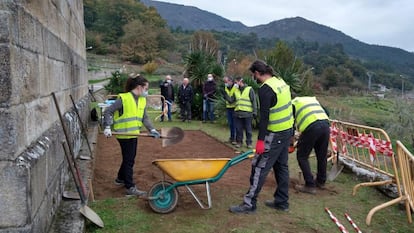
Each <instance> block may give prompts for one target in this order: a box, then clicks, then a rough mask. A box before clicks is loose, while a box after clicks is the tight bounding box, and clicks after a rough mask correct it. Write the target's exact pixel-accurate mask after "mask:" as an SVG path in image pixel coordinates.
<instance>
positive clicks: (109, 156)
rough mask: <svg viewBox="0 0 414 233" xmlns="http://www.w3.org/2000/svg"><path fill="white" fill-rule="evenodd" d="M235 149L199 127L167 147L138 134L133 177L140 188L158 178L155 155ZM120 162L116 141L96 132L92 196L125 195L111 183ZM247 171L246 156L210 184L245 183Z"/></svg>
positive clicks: (226, 154) (221, 154)
mask: <svg viewBox="0 0 414 233" xmlns="http://www.w3.org/2000/svg"><path fill="white" fill-rule="evenodd" d="M237 153H238V152H237V151H235V150H234V149H233V148H232V147H231V146H230V145H226V144H224V143H222V142H219V141H217V140H216V139H214V138H212V137H210V136H209V135H207V134H205V133H204V132H202V131H185V136H184V139H183V140H182V141H181V142H179V143H178V144H175V145H170V146H167V147H162V143H161V140H157V139H153V138H150V137H140V138H139V139H138V152H137V157H136V160H135V166H134V181H135V182H136V184H137V186H138V187H139V188H140V189H143V190H149V189H150V188H151V186H152V185H153V184H154V183H156V182H158V181H160V180H162V178H163V176H162V172H161V171H160V170H159V169H158V168H157V167H155V166H154V165H152V161H153V160H155V159H168V158H174V159H176V158H232V157H234V156H236V155H237ZM120 164H121V149H120V146H119V144H118V141H117V140H116V139H115V137H111V138H105V136H103V135H99V138H98V146H97V153H96V160H95V168H94V181H93V187H94V193H95V198H96V199H98V200H100V199H106V198H112V197H123V196H124V195H125V189H124V188H123V187H118V186H116V185H114V179H115V178H116V174H117V172H118V169H119V166H120ZM189 169H191V168H189ZM249 175H250V163H249V161H247V160H246V161H243V162H241V163H240V164H238V165H235V166H233V167H231V168H230V169H229V170H227V172H226V173H225V174H224V176H223V177H222V178H221V179H220V180H219V182H216V183H215V184H214V186H215V187H220V186H227V187H229V186H230V187H231V186H239V187H240V186H243V187H247V182H248V181H247V177H249ZM170 181H171V180H170Z"/></svg>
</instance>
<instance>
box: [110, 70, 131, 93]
mask: <svg viewBox="0 0 414 233" xmlns="http://www.w3.org/2000/svg"><path fill="white" fill-rule="evenodd" d="M111 74H112V77H111V78H110V80H109V83H108V85H106V86H105V90H107V91H108V94H110V95H117V94H118V93H121V92H124V91H125V89H124V87H125V83H126V80H127V79H128V75H127V74H125V73H121V72H119V71H115V72H113V73H111Z"/></svg>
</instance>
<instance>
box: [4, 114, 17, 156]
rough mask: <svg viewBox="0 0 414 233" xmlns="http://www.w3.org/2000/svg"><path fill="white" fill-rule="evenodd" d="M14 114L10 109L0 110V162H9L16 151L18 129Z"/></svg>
mask: <svg viewBox="0 0 414 233" xmlns="http://www.w3.org/2000/svg"><path fill="white" fill-rule="evenodd" d="M14 117H15V113H14V112H13V111H11V110H10V109H4V108H3V109H2V108H0V119H3V120H1V121H0V135H3V136H2V137H0V145H1V147H0V161H1V160H10V159H12V158H13V157H14V154H15V153H16V151H17V140H18V139H17V138H18V128H17V121H16V120H15V119H14Z"/></svg>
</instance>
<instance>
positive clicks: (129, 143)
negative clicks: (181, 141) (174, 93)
mask: <svg viewBox="0 0 414 233" xmlns="http://www.w3.org/2000/svg"><path fill="white" fill-rule="evenodd" d="M125 91H126V92H125V93H120V94H119V95H118V99H117V100H116V101H115V102H114V103H113V104H112V105H110V106H109V107H108V108H106V109H105V112H104V123H103V124H104V127H105V130H104V134H105V136H106V137H111V136H112V131H111V124H112V123H113V130H114V131H115V132H117V133H126V134H131V133H132V134H139V133H140V130H141V128H142V125H144V126H145V128H147V130H148V131H150V132H151V135H152V136H153V137H155V138H159V137H160V134H159V133H158V131H157V130H156V129H155V128H154V127H153V126H152V123H151V121H150V119H149V118H148V116H147V114H146V103H147V100H146V96H147V95H148V81H147V80H146V79H145V78H144V77H143V76H140V75H139V74H138V75H136V74H131V75H130V77H129V78H128V80H127V82H126V85H125ZM116 139H117V140H118V142H119V145H120V146H121V151H122V163H121V167H120V168H119V171H118V176H117V178H116V179H115V184H116V185H119V186H121V185H122V186H125V188H126V195H128V196H130V195H134V196H143V195H146V192H144V191H141V190H139V189H138V188H137V186H136V185H135V183H134V180H133V175H134V170H133V168H134V164H135V157H136V152H137V146H138V139H137V136H126V135H118V134H117V135H116Z"/></svg>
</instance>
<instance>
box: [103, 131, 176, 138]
mask: <svg viewBox="0 0 414 233" xmlns="http://www.w3.org/2000/svg"><path fill="white" fill-rule="evenodd" d="M101 133H102V132H101ZM112 135H122V136H137V137H154V136H152V135H151V134H148V133H120V132H112ZM160 138H165V139H171V138H176V137H168V136H162V135H161V136H160Z"/></svg>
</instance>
